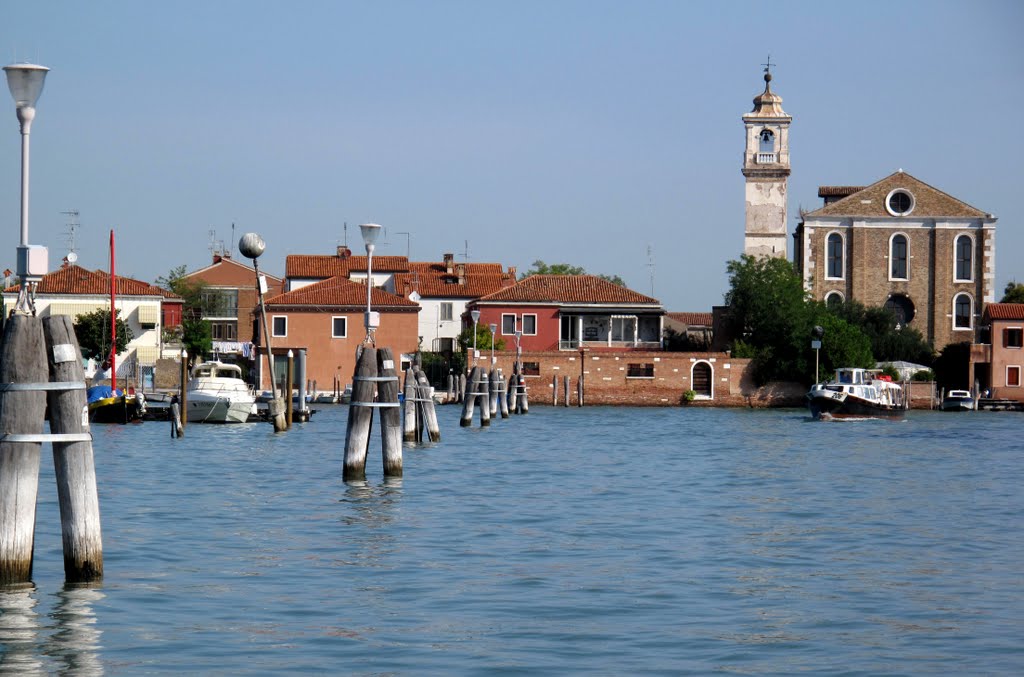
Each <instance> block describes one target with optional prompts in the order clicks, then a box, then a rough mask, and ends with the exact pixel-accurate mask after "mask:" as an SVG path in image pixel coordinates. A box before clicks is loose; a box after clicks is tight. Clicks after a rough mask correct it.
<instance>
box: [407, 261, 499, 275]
mask: <svg viewBox="0 0 1024 677" xmlns="http://www.w3.org/2000/svg"><path fill="white" fill-rule="evenodd" d="M458 266H465V269H466V274H467V275H484V274H490V275H501V274H502V273H503V272H504V271H503V269H502V267H501V264H500V263H470V262H466V263H453V264H452V268H453V269H455V268H457V267H458ZM409 272H410V273H415V272H419V273H432V274H438V275H443V274H445V273H447V272H448V270H447V268H446V264H444V263H437V262H431V261H410V262H409Z"/></svg>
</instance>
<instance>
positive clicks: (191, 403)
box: [185, 361, 256, 423]
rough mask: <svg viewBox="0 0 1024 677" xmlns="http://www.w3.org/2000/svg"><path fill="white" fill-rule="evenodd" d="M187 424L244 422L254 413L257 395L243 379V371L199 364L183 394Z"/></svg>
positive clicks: (225, 366)
mask: <svg viewBox="0 0 1024 677" xmlns="http://www.w3.org/2000/svg"><path fill="white" fill-rule="evenodd" d="M186 398H187V406H186V408H187V409H188V412H187V414H186V419H185V420H187V421H188V422H189V423H245V422H246V421H248V420H249V416H250V415H252V414H255V413H256V396H255V395H254V394H253V392H252V389H251V388H250V387H249V385H248V384H247V383H246V382H245V381H243V380H242V368H241V367H239V366H238V365H235V364H225V363H224V362H217V361H214V362H202V363H200V364H197V365H196V366H195V367H193V368H192V378H191V379H189V382H188V393H187V395H186Z"/></svg>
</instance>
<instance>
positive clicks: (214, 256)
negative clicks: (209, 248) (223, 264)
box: [213, 254, 221, 263]
mask: <svg viewBox="0 0 1024 677" xmlns="http://www.w3.org/2000/svg"><path fill="white" fill-rule="evenodd" d="M220 260H221V257H220V254H214V255H213V262H214V263H220Z"/></svg>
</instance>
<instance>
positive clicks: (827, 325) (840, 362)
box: [805, 304, 875, 379]
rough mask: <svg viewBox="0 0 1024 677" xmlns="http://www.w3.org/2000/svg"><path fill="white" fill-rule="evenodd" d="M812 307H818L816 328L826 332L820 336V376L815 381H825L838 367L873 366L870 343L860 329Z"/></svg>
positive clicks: (866, 367) (820, 307)
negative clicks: (818, 327) (823, 379)
mask: <svg viewBox="0 0 1024 677" xmlns="http://www.w3.org/2000/svg"><path fill="white" fill-rule="evenodd" d="M815 305H817V306H818V308H817V313H818V316H817V320H818V326H820V327H821V328H822V329H824V330H825V333H824V335H823V336H822V337H821V367H820V369H821V371H822V373H821V374H820V375H819V376H818V378H819V379H822V378H825V377H827V376H828V375H830V374H833V373H835V370H836V369H839V368H840V367H863V368H865V369H870V368H872V367H874V366H875V358H874V356H873V355H872V353H871V340H870V339H869V338H868V337H867V336H866V335H865V334H864V332H863V331H862V330H861V329H860V327H858V326H857V325H855V324H851V323H849V322H847V321H846V320H844V319H842V318H839V317H836V316H835V315H832V314H831V313H829V312H828V311H826V310H824V308H823V307H822V306H821V305H818V304H815ZM808 341H809V339H808ZM808 341H805V343H808ZM808 345H809V343H808Z"/></svg>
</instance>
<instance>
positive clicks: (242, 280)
mask: <svg viewBox="0 0 1024 677" xmlns="http://www.w3.org/2000/svg"><path fill="white" fill-rule="evenodd" d="M261 272H262V271H261ZM263 275H264V277H265V278H266V280H267V291H266V295H268V296H277V295H279V294H280V293H281V292H282V290H283V286H284V282H283V281H282V280H281V278H279V277H274V276H273V275H267V274H266V273H263ZM184 279H185V280H186V281H189V282H194V283H200V284H202V285H203V289H202V302H201V307H202V311H201V312H202V315H201V318H202V319H204V320H208V321H209V322H210V332H211V334H212V337H213V351H214V353H215V354H216V355H217V356H218V357H221V358H222V359H225V360H226V361H233V360H239V359H241V358H243V357H246V356H247V355H248V352H249V351H248V345H249V344H250V343H252V340H253V319H254V317H255V312H256V309H257V308H258V306H259V293H258V292H257V291H256V271H255V269H254V268H253V267H252V266H248V265H246V264H244V263H240V262H238V261H236V260H235V259H233V258H232V257H231V256H229V255H227V254H226V253H219V254H214V256H213V263H211V264H210V265H209V266H207V267H205V268H201V269H199V270H197V271H194V272H191V273H189V274H188V275H185V278H184Z"/></svg>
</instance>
